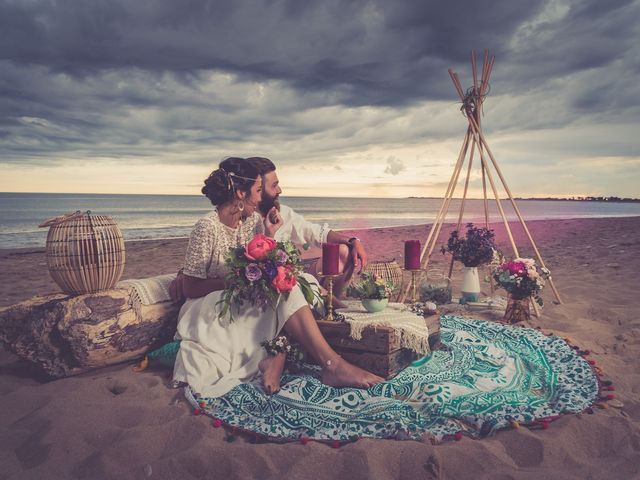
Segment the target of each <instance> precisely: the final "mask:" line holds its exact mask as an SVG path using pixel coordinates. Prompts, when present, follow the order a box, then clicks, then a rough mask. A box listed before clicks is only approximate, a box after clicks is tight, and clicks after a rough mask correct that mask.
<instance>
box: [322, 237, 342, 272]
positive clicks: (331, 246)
mask: <svg viewBox="0 0 640 480" xmlns="http://www.w3.org/2000/svg"><path fill="white" fill-rule="evenodd" d="M339 255H340V245H338V244H337V243H323V244H322V274H323V275H338V274H339V273H340V262H339Z"/></svg>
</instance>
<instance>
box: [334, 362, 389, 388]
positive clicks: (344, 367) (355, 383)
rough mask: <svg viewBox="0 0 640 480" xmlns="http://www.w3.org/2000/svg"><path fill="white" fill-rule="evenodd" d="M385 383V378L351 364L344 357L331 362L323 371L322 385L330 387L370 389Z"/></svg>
mask: <svg viewBox="0 0 640 480" xmlns="http://www.w3.org/2000/svg"><path fill="white" fill-rule="evenodd" d="M382 382H384V378H382V377H379V376H378V375H374V374H373V373H371V372H367V371H366V370H363V369H361V368H359V367H356V366H355V365H352V364H350V363H349V362H347V361H346V360H344V359H343V358H342V357H336V358H335V359H332V360H331V364H330V365H327V366H325V367H324V368H323V369H322V383H324V384H325V385H329V386H330V387H356V388H369V387H373V386H374V385H377V384H378V383H382Z"/></svg>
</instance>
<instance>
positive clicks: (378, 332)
mask: <svg viewBox="0 0 640 480" xmlns="http://www.w3.org/2000/svg"><path fill="white" fill-rule="evenodd" d="M425 323H426V324H427V328H428V329H429V346H430V347H431V348H432V349H434V348H437V346H438V344H439V341H440V322H439V317H438V315H431V316H429V317H426V318H425ZM318 327H320V331H321V332H322V334H323V335H324V337H325V338H326V339H327V342H329V345H331V346H332V347H333V349H334V350H335V351H336V352H337V353H339V354H340V355H341V356H342V358H344V359H345V360H347V361H348V362H350V363H353V364H354V365H357V366H358V367H360V368H364V369H365V370H368V371H370V372H372V373H375V374H376V375H380V376H381V377H384V378H386V379H389V378H391V377H393V376H394V375H396V374H397V373H398V372H400V371H401V370H403V369H404V368H405V367H407V366H408V365H409V364H410V363H411V362H413V361H414V360H417V359H418V355H417V354H415V353H414V352H413V351H411V350H408V349H405V348H400V335H399V334H398V333H397V332H396V330H394V329H393V328H391V327H384V326H378V327H375V328H374V327H367V328H365V329H364V330H363V331H362V338H361V339H360V340H354V339H353V338H351V337H350V335H349V333H350V331H351V327H350V326H349V324H348V323H345V322H328V321H325V320H318Z"/></svg>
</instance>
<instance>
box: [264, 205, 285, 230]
mask: <svg viewBox="0 0 640 480" xmlns="http://www.w3.org/2000/svg"><path fill="white" fill-rule="evenodd" d="M283 224H284V220H283V219H282V215H280V211H279V210H278V209H277V208H276V207H271V210H269V212H268V213H267V216H266V217H265V219H264V230H265V232H266V234H267V236H269V237H273V236H274V235H275V234H276V232H277V231H278V230H279V229H280V227H281V226H282V225H283Z"/></svg>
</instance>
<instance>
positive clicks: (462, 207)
mask: <svg viewBox="0 0 640 480" xmlns="http://www.w3.org/2000/svg"><path fill="white" fill-rule="evenodd" d="M474 147H475V142H474V143H472V144H471V154H470V155H469V166H468V168H467V178H466V179H465V181H464V191H463V193H462V203H461V204H460V214H459V215H458V223H457V225H456V230H457V231H458V232H459V231H460V227H461V225H462V216H463V215H464V207H465V203H466V201H467V192H468V190H469V178H470V177H471V166H472V165H473V153H474V150H475V148H474ZM452 272H453V256H452V257H451V262H450V263H449V274H448V275H447V276H448V277H449V278H451V274H452Z"/></svg>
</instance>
